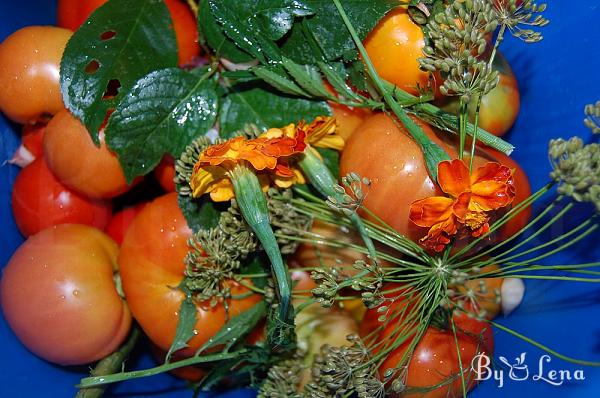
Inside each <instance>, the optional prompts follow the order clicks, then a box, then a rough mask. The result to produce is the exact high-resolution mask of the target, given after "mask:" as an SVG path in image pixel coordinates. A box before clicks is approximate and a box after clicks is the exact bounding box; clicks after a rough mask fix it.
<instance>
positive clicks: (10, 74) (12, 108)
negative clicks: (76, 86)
mask: <svg viewBox="0 0 600 398" xmlns="http://www.w3.org/2000/svg"><path fill="white" fill-rule="evenodd" d="M70 37H71V32H70V31H69V30H67V29H62V28H56V27H54V26H28V27H25V28H22V29H19V30H18V31H16V32H15V33H13V34H12V35H10V36H9V37H7V38H6V39H5V40H4V41H3V42H2V43H1V44H0V87H2V90H0V111H2V112H3V113H4V114H5V115H6V116H7V117H8V118H9V119H11V120H12V121H14V122H17V123H22V124H24V123H30V122H35V121H36V120H38V119H39V118H40V117H42V116H44V115H52V114H55V113H56V112H58V111H60V110H61V109H63V108H64V105H63V101H62V96H61V93H60V84H59V70H60V59H61V57H62V54H63V51H64V49H65V46H66V44H67V41H68V40H69V38H70Z"/></svg>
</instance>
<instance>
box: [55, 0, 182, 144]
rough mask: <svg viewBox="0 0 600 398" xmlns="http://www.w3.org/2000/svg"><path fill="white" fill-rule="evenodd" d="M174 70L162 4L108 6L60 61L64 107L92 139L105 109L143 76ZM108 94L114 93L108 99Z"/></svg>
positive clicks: (140, 0)
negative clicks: (82, 125)
mask: <svg viewBox="0 0 600 398" xmlns="http://www.w3.org/2000/svg"><path fill="white" fill-rule="evenodd" d="M176 65H177V43H176V40H175V33H174V31H173V27H172V22H171V18H170V14H169V11H168V9H167V7H166V6H165V4H164V2H163V1H162V0H111V1H109V2H107V3H106V4H104V5H103V6H101V7H100V8H98V9H97V10H96V11H95V12H94V13H93V14H92V16H91V17H90V18H89V19H88V21H87V22H86V23H85V24H84V25H83V26H82V27H81V28H80V29H79V30H78V31H77V32H75V33H74V34H73V36H72V37H71V39H70V40H69V42H68V44H67V47H66V48H65V51H64V54H63V58H62V61H61V70H60V87H61V91H62V95H63V101H64V103H65V106H66V107H67V108H68V109H69V110H70V111H71V112H72V113H73V114H74V115H75V116H76V117H78V118H79V119H81V121H82V122H83V123H84V124H85V125H86V127H87V128H88V130H89V131H90V133H92V134H91V136H92V139H94V141H95V142H98V141H97V140H98V138H97V134H94V133H95V132H97V131H98V130H99V128H100V126H101V124H102V122H103V121H104V119H105V117H106V113H107V111H108V110H109V109H111V108H115V107H116V105H117V104H118V103H119V102H120V100H121V99H122V98H123V96H124V95H125V94H126V93H127V92H129V90H130V89H131V87H133V85H134V84H135V82H136V81H137V80H138V79H139V78H141V77H142V76H145V75H146V74H148V73H149V72H151V71H153V70H157V69H163V68H168V67H171V66H176ZM114 91H118V92H117V94H116V95H114V94H115V93H114Z"/></svg>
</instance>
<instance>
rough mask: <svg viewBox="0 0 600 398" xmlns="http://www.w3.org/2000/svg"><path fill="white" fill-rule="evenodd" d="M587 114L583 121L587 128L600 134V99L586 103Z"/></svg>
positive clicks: (593, 132)
mask: <svg viewBox="0 0 600 398" xmlns="http://www.w3.org/2000/svg"><path fill="white" fill-rule="evenodd" d="M585 116H586V118H585V119H584V120H583V122H584V123H585V125H586V126H587V128H589V129H590V130H592V134H600V101H597V102H596V103H595V104H589V105H586V107H585Z"/></svg>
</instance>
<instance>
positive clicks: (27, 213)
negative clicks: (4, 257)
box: [12, 157, 111, 236]
mask: <svg viewBox="0 0 600 398" xmlns="http://www.w3.org/2000/svg"><path fill="white" fill-rule="evenodd" d="M12 209H13V214H14V215H15V221H16V223H17V227H18V228H19V231H21V233H22V234H23V235H24V236H29V235H33V234H36V233H38V232H40V231H41V230H43V229H46V228H48V227H51V226H53V225H58V224H66V223H76V224H84V225H90V226H92V227H96V228H99V229H103V228H104V227H105V226H106V224H107V223H108V220H109V219H110V215H111V205H110V203H109V202H106V201H103V200H97V199H89V198H86V197H84V196H82V195H81V194H79V193H77V192H74V191H72V190H70V189H69V188H67V187H65V186H64V185H63V184H61V183H60V181H58V180H57V179H56V177H55V176H54V175H53V174H52V172H51V171H50V170H49V169H48V166H47V165H46V161H45V160H44V158H43V157H41V158H38V159H36V160H35V161H34V162H33V163H31V164H30V165H29V166H27V167H25V168H24V169H23V170H21V172H20V173H19V174H18V175H17V178H16V180H15V184H14V186H13V191H12Z"/></svg>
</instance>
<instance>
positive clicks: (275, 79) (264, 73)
mask: <svg viewBox="0 0 600 398" xmlns="http://www.w3.org/2000/svg"><path fill="white" fill-rule="evenodd" d="M252 72H254V74H255V75H256V76H257V77H259V78H261V79H263V80H264V81H265V82H267V83H269V84H270V85H271V86H273V87H274V88H276V89H277V90H279V91H281V92H282V93H283V94H290V95H297V96H300V97H308V94H307V93H306V92H305V91H304V90H302V89H301V88H300V87H299V86H298V85H297V84H296V83H294V82H293V81H291V80H290V79H288V78H287V77H286V76H285V75H284V74H282V73H281V72H280V71H278V70H277V68H274V67H268V66H255V67H254V68H252Z"/></svg>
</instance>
